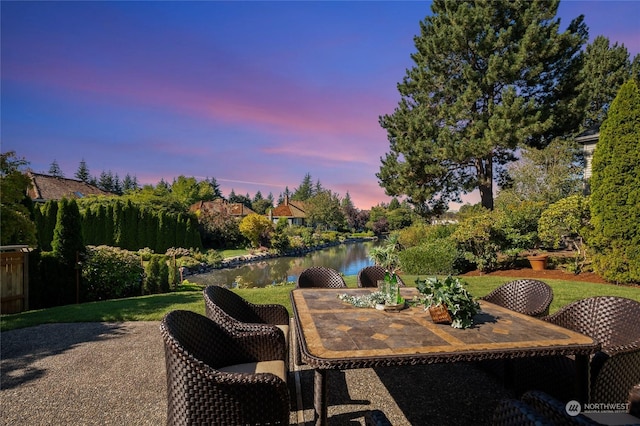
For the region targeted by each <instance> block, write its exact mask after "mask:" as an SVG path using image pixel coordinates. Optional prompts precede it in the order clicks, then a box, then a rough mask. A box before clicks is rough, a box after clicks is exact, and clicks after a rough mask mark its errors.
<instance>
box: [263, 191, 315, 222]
mask: <svg viewBox="0 0 640 426" xmlns="http://www.w3.org/2000/svg"><path fill="white" fill-rule="evenodd" d="M305 210H306V205H305V203H304V201H291V200H289V197H288V196H285V197H284V202H283V203H282V204H279V205H278V206H277V207H276V208H274V209H271V210H269V213H268V215H269V219H270V220H271V221H272V222H274V223H277V222H278V220H280V218H282V217H284V218H286V219H287V222H288V223H289V225H301V226H304V225H305V223H306V219H307V214H306V212H305Z"/></svg>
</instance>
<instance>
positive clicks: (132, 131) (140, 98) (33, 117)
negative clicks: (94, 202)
mask: <svg viewBox="0 0 640 426" xmlns="http://www.w3.org/2000/svg"><path fill="white" fill-rule="evenodd" d="M430 13H431V11H430V2H423V1H393V2H386V1H324V2H303V1H277V2H276V1H262V2H244V1H238V2H221V1H198V2H169V1H146V2H132V1H98V2H93V1H92V2H83V1H79V2H58V1H48V2H31V1H27V2H10V1H2V2H1V3H0V19H1V27H0V28H1V29H0V31H1V33H0V43H1V62H0V75H1V87H0V89H1V90H0V92H1V95H0V96H1V109H0V114H1V115H0V120H1V121H0V123H1V127H0V134H1V139H0V144H1V149H2V152H7V151H15V152H16V154H17V156H18V157H24V158H25V159H26V160H27V161H28V162H29V167H30V168H31V169H32V170H33V171H35V172H39V173H47V172H48V170H49V168H50V166H51V164H52V163H53V161H54V160H55V161H56V162H57V163H58V164H59V166H60V168H61V169H62V172H63V173H64V175H65V177H67V178H74V174H75V173H76V171H77V170H78V166H79V164H80V162H81V161H82V160H84V161H85V162H86V164H87V166H88V168H89V172H90V174H91V175H94V176H99V175H100V173H101V172H103V171H111V172H112V173H113V174H117V175H118V176H119V178H120V179H123V178H124V177H125V175H126V174H130V175H131V176H135V177H136V178H137V180H138V182H139V183H140V184H153V185H155V184H157V183H158V182H159V181H160V180H161V179H164V180H165V181H167V182H169V183H171V182H172V181H173V179H174V178H176V177H178V176H180V175H183V176H187V177H191V176H193V177H195V178H196V179H198V180H203V179H206V178H215V179H216V181H217V182H218V183H219V185H220V189H221V191H222V194H223V196H225V197H226V196H228V195H229V193H230V192H231V190H233V191H235V193H236V194H242V195H245V194H247V193H248V194H249V195H250V196H251V197H253V196H254V195H255V193H256V192H257V191H260V192H261V193H262V195H263V196H267V195H268V194H269V193H272V194H273V196H274V197H275V198H276V199H277V198H278V196H279V195H280V194H281V193H282V192H284V190H285V188H287V187H288V189H289V190H290V191H293V190H294V189H295V188H296V187H297V186H299V185H300V183H301V182H302V180H303V178H304V176H305V175H306V174H307V173H308V174H310V175H311V178H312V180H313V182H314V183H315V182H316V181H320V183H321V184H322V186H323V187H325V188H328V189H331V190H332V191H333V192H335V193H337V194H339V196H340V197H344V196H345V194H347V193H348V194H349V196H350V197H351V199H352V201H353V202H354V204H355V206H356V207H357V208H360V209H365V210H366V209H369V208H370V207H371V206H375V205H378V204H379V203H381V202H384V203H388V202H389V201H390V199H391V198H390V197H388V196H386V195H385V193H384V189H383V188H381V187H380V186H379V182H378V179H377V178H376V173H377V172H379V170H380V165H381V163H380V158H381V157H384V155H385V154H386V153H387V152H388V151H389V143H388V140H387V134H386V131H385V130H384V129H382V128H381V127H380V125H379V123H378V119H379V117H380V116H381V115H385V114H391V113H392V112H393V110H394V108H395V107H396V106H397V104H398V102H399V100H400V95H399V93H398V91H397V88H396V86H397V84H398V82H400V81H402V78H403V77H404V75H405V73H406V70H407V69H408V68H410V67H412V66H413V62H412V61H411V58H410V55H411V54H412V53H413V52H415V45H414V41H413V38H414V36H415V35H417V34H419V31H420V28H419V23H420V21H422V20H424V18H425V17H426V16H427V15H429V14H430ZM580 14H584V15H585V21H586V24H587V26H588V27H589V36H590V40H593V39H594V38H595V36H597V35H604V36H606V37H608V38H609V40H610V42H611V43H612V44H613V43H615V42H617V43H619V44H624V45H625V47H626V48H627V50H628V51H629V53H630V55H631V58H633V56H635V55H636V54H638V53H640V25H639V24H638V22H640V1H566V0H565V1H563V2H561V4H560V7H559V11H558V17H559V18H560V19H561V30H565V29H566V27H567V26H568V24H569V23H570V21H571V20H572V19H573V18H575V17H577V16H578V15H580ZM478 200H479V197H478V196H477V194H470V195H467V196H465V197H463V201H464V202H471V203H475V202H477V201H478ZM455 207H456V206H455V205H453V206H452V208H455Z"/></svg>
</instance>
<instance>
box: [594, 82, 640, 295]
mask: <svg viewBox="0 0 640 426" xmlns="http://www.w3.org/2000/svg"><path fill="white" fill-rule="evenodd" d="M638 135H640V90H639V89H638V83H637V82H636V81H635V80H634V79H631V80H629V81H627V82H626V83H624V84H623V85H622V87H621V88H620V90H619V92H618V94H617V96H616V98H615V99H614V101H613V102H612V104H611V107H610V109H609V112H608V115H607V119H606V120H605V121H604V123H603V124H602V127H601V128H600V139H599V140H598V144H597V145H596V149H595V152H594V154H593V164H592V177H591V189H592V193H591V204H590V210H591V223H592V225H593V228H594V229H593V233H592V235H591V236H590V238H589V246H590V247H592V248H593V250H594V253H593V254H594V259H593V260H594V262H593V266H594V269H595V271H596V272H598V273H599V274H600V275H601V276H602V277H603V278H605V279H607V280H609V281H613V282H617V283H630V282H640V226H638V224H639V223H640V208H638V206H640V137H638Z"/></svg>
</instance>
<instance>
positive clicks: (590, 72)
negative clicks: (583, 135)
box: [577, 36, 631, 131]
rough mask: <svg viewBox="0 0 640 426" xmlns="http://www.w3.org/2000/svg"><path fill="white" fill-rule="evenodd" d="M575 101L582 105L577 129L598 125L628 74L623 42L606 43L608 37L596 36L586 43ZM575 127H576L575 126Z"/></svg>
mask: <svg viewBox="0 0 640 426" xmlns="http://www.w3.org/2000/svg"><path fill="white" fill-rule="evenodd" d="M580 75H581V78H580V80H581V83H580V85H579V86H578V90H579V92H580V95H579V97H578V98H577V102H578V104H579V105H580V106H581V107H582V108H584V113H585V117H584V121H583V122H582V126H581V128H580V129H579V130H580V131H582V130H585V129H590V128H592V127H599V126H600V125H601V124H602V122H603V121H604V119H605V118H607V111H608V109H609V105H610V104H611V101H613V98H615V96H616V93H618V89H620V86H621V85H622V84H623V83H624V82H625V81H626V80H628V79H629V77H630V76H631V62H630V61H629V52H628V51H627V49H626V48H625V47H624V45H622V46H619V45H618V43H615V44H614V45H613V46H609V39H608V38H606V37H604V36H598V37H596V38H595V40H593V43H591V44H589V45H587V47H586V49H585V53H584V65H583V67H582V70H581V72H580ZM577 130H578V129H577Z"/></svg>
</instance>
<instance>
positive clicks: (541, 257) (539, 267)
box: [527, 252, 549, 271]
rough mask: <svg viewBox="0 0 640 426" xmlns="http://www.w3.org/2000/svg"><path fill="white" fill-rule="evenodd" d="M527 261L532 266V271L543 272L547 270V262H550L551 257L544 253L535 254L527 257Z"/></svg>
mask: <svg viewBox="0 0 640 426" xmlns="http://www.w3.org/2000/svg"><path fill="white" fill-rule="evenodd" d="M527 260H528V261H529V264H530V265H531V269H533V270H534V271H543V270H545V269H547V261H548V260H549V255H548V254H547V253H544V252H542V253H539V252H533V253H532V254H530V255H529V256H527Z"/></svg>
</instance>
